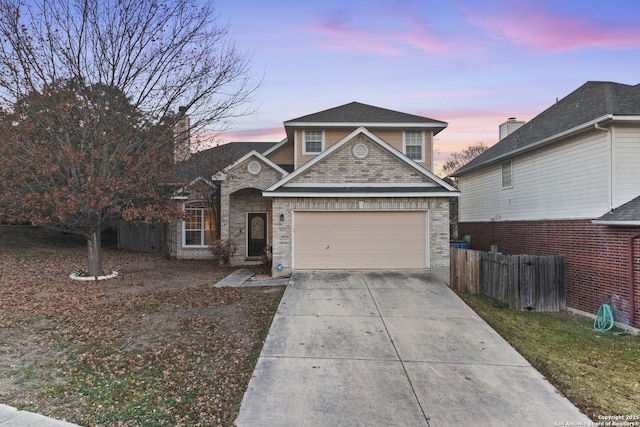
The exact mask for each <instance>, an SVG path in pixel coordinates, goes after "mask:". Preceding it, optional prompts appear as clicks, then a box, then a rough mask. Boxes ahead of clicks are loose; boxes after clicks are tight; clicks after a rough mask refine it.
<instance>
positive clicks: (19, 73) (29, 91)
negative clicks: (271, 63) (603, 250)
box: [0, 0, 257, 275]
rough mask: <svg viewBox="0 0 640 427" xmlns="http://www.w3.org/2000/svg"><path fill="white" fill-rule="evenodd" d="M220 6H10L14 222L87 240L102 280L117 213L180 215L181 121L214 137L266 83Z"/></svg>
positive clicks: (134, 0) (170, 2)
mask: <svg viewBox="0 0 640 427" xmlns="http://www.w3.org/2000/svg"><path fill="white" fill-rule="evenodd" d="M211 4H212V3H211V2H208V1H205V2H202V1H196V0H33V1H30V2H21V1H20V0H0V107H1V108H2V110H1V115H0V120H1V122H2V123H1V125H2V130H3V138H2V139H1V140H0V190H1V191H2V194H3V200H2V201H1V202H0V208H2V211H1V212H0V215H1V216H2V217H3V218H4V219H5V220H12V221H17V220H23V221H24V220H26V221H30V222H32V223H34V224H42V225H49V226H56V227H60V228H64V229H68V230H71V231H75V232H79V233H82V234H83V235H85V236H86V237H87V242H88V250H89V265H88V267H89V268H88V269H89V274H90V275H101V274H102V263H101V248H100V244H99V242H100V228H101V226H102V224H103V222H104V220H105V219H106V218H109V217H113V216H122V217H124V218H126V219H136V218H140V219H147V220H149V219H163V218H164V219H168V216H169V215H171V214H172V212H171V211H170V209H169V208H168V197H167V186H163V185H160V184H161V182H165V183H167V182H174V181H173V179H174V178H175V177H173V176H172V175H171V172H172V168H171V160H172V158H173V157H172V156H173V153H172V151H173V136H174V135H173V129H174V128H175V125H176V123H177V122H178V121H179V120H181V119H182V116H183V115H184V114H187V113H188V114H189V116H190V127H189V129H187V130H185V131H188V132H189V133H190V134H192V135H194V136H195V138H194V140H198V141H203V140H205V138H203V137H202V136H201V135H203V134H209V135H214V134H215V133H216V132H219V131H221V130H222V129H224V126H225V125H226V121H227V120H229V119H231V118H233V117H235V116H237V115H241V114H245V113H247V111H245V110H242V107H243V106H244V105H245V104H246V102H247V101H248V100H249V97H250V95H251V94H252V92H253V91H254V90H255V88H256V86H257V85H256V84H254V83H253V82H252V80H251V76H250V74H249V69H248V61H247V59H246V58H245V57H244V56H242V55H241V54H240V53H239V52H238V50H237V49H236V47H235V46H234V45H233V44H232V43H230V42H229V41H228V33H227V28H226V26H223V25H219V24H218V20H219V16H218V15H217V14H216V12H215V11H214V9H213V7H212V6H211ZM179 106H180V107H183V108H180V112H179V113H176V111H177V110H178V107H179Z"/></svg>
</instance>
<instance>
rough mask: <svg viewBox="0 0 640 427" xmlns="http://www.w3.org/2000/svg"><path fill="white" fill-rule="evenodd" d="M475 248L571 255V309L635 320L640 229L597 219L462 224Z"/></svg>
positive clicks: (639, 303) (639, 306)
mask: <svg viewBox="0 0 640 427" xmlns="http://www.w3.org/2000/svg"><path fill="white" fill-rule="evenodd" d="M459 232H460V236H461V237H462V236H465V235H468V236H469V237H470V239H471V248H472V249H477V250H489V249H490V246H491V245H492V244H496V245H498V249H499V250H500V251H502V252H503V253H506V254H529V255H565V256H566V280H567V306H569V307H571V308H575V309H578V310H582V311H585V312H588V313H593V314H595V313H596V312H597V310H598V308H599V307H600V305H601V304H605V303H606V304H612V305H613V306H614V309H615V316H616V321H619V322H621V323H627V322H628V319H629V282H628V280H629V256H630V252H629V238H630V237H631V236H634V235H637V234H638V233H640V227H608V226H603V225H595V224H593V223H592V222H591V220H553V221H552V220H548V221H508V222H493V223H489V222H467V223H460V224H459ZM634 255H635V256H634V260H633V274H634V295H635V296H634V297H635V316H634V318H635V321H634V323H633V326H635V327H639V326H640V321H639V320H640V239H635V240H634Z"/></svg>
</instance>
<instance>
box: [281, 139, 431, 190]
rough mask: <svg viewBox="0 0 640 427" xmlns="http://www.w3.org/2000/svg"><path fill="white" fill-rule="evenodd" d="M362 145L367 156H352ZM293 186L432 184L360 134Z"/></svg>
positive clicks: (300, 177) (297, 178)
mask: <svg viewBox="0 0 640 427" xmlns="http://www.w3.org/2000/svg"><path fill="white" fill-rule="evenodd" d="M358 143H363V144H365V145H366V146H367V148H368V154H367V156H366V157H364V158H362V159H359V158H356V157H355V156H354V155H353V147H354V146H355V145H356V144H358ZM292 182H293V183H317V182H323V183H371V182H381V183H399V182H401V183H406V182H416V183H417V182H429V179H428V178H427V177H426V176H424V175H423V174H421V173H419V172H418V171H416V170H415V169H414V168H412V167H410V166H409V165H407V164H404V163H402V162H400V161H398V158H397V157H395V156H394V155H392V154H391V153H390V152H389V151H387V150H385V149H384V148H382V147H380V146H379V145H378V144H375V143H373V142H372V141H371V140H369V138H367V137H366V136H365V135H358V136H356V137H355V138H353V139H352V140H351V141H348V142H347V143H345V144H344V145H343V146H342V147H340V148H339V149H338V150H337V151H336V152H335V153H333V154H332V155H331V156H328V157H327V158H325V159H323V160H322V161H320V162H319V163H317V164H315V165H314V167H313V168H310V169H309V170H308V171H306V172H305V173H303V174H301V175H300V176H297V177H296V178H295V179H294V180H292Z"/></svg>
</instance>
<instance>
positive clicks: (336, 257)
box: [294, 211, 427, 269]
mask: <svg viewBox="0 0 640 427" xmlns="http://www.w3.org/2000/svg"><path fill="white" fill-rule="evenodd" d="M426 227H427V215H426V212H424V211H412V212H296V213H295V217H294V268H296V269H332V268H334V269H340V268H343V269H344V268H351V269H357V268H360V269H375V268H425V267H426V266H427V265H426V257H427V231H426Z"/></svg>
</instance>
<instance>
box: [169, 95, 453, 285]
mask: <svg viewBox="0 0 640 427" xmlns="http://www.w3.org/2000/svg"><path fill="white" fill-rule="evenodd" d="M446 126H447V124H446V123H444V122H441V121H437V120H432V119H429V118H426V117H421V116H415V115H411V114H405V113H401V112H397V111H392V110H387V109H383V108H378V107H373V106H369V105H365V104H360V103H357V102H353V103H350V104H346V105H343V106H340V107H336V108H331V109H328V110H325V111H321V112H319V113H315V114H310V115H307V116H303V117H300V118H297V119H294V120H289V121H286V122H285V123H284V128H285V131H286V135H287V138H286V139H285V140H283V141H281V142H280V143H277V144H270V145H268V146H265V147H257V148H254V149H251V150H247V151H245V152H244V154H242V155H238V151H235V152H234V153H233V154H234V155H233V156H231V157H232V158H230V160H231V161H229V162H228V165H226V166H225V167H224V168H223V169H222V170H220V171H219V172H217V173H215V174H213V172H215V170H217V169H214V170H213V172H211V173H212V174H213V176H211V175H206V174H197V173H196V174H193V175H191V176H190V179H192V181H191V184H190V185H188V186H186V187H184V188H182V189H180V191H178V192H177V193H176V196H175V199H176V200H177V201H178V202H179V203H181V204H182V207H183V209H184V212H185V220H184V221H182V222H181V224H178V225H177V226H176V227H174V233H173V236H174V237H173V239H172V241H173V245H174V246H175V247H174V249H173V253H174V254H175V255H176V256H177V257H178V258H204V257H210V256H211V253H210V251H209V247H208V246H209V245H210V244H211V243H212V242H213V240H216V239H222V240H231V241H232V242H234V243H235V246H236V248H237V251H236V253H235V255H234V256H233V258H232V259H231V262H232V264H234V265H242V264H247V263H251V262H260V260H261V256H262V254H263V253H264V251H265V248H271V250H272V260H273V262H272V274H273V275H274V276H281V275H286V274H290V273H291V272H292V271H293V270H296V269H402V268H420V269H424V268H430V269H432V270H434V271H436V272H439V273H443V274H444V275H446V276H447V277H448V266H449V198H450V197H452V196H454V197H455V196H457V195H458V192H457V190H456V189H455V188H454V187H452V186H451V185H449V184H447V183H445V182H444V181H442V180H441V179H439V178H438V177H437V176H435V175H434V174H433V173H432V172H431V170H432V168H433V136H434V135H436V134H437V133H439V132H440V131H442V130H443V129H444V128H445V127H446ZM242 144H243V143H236V144H235V145H236V148H237V147H243V145H242ZM222 147H224V146H221V147H217V148H216V149H211V150H208V152H207V153H203V154H199V153H194V154H193V155H192V157H191V159H189V160H185V163H184V164H185V165H187V164H188V163H189V162H193V161H194V158H196V157H197V156H213V157H215V158H217V157H218V156H217V154H216V150H219V149H222ZM247 148H248V147H247ZM204 163H205V165H206V162H204ZM186 169H190V170H194V168H189V167H186ZM195 169H196V170H197V169H198V168H195ZM212 199H213V200H214V203H213V204H212V203H210V202H211V200H212Z"/></svg>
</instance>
